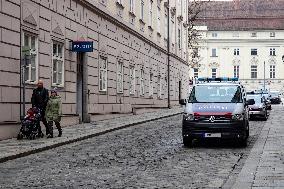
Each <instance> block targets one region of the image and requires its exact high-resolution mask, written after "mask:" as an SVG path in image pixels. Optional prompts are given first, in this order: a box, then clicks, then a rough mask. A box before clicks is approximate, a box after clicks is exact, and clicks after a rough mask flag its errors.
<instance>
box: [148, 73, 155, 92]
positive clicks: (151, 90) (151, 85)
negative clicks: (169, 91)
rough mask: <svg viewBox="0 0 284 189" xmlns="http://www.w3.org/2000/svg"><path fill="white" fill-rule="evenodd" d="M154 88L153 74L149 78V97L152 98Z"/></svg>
mask: <svg viewBox="0 0 284 189" xmlns="http://www.w3.org/2000/svg"><path fill="white" fill-rule="evenodd" d="M153 93H154V86H153V73H150V78H149V97H153Z"/></svg>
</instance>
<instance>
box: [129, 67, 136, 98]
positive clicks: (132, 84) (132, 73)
mask: <svg viewBox="0 0 284 189" xmlns="http://www.w3.org/2000/svg"><path fill="white" fill-rule="evenodd" d="M129 79H130V82H129V94H130V95H134V94H135V67H134V66H130V68H129Z"/></svg>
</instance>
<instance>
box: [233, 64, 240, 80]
mask: <svg viewBox="0 0 284 189" xmlns="http://www.w3.org/2000/svg"><path fill="white" fill-rule="evenodd" d="M239 76H240V66H239V65H237V66H234V77H237V78H239Z"/></svg>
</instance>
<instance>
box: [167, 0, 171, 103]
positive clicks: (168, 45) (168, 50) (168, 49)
mask: <svg viewBox="0 0 284 189" xmlns="http://www.w3.org/2000/svg"><path fill="white" fill-rule="evenodd" d="M167 3H168V11H167V12H168V20H167V21H168V28H167V29H168V41H167V47H168V48H167V55H168V108H171V101H170V1H169V0H168V2H167Z"/></svg>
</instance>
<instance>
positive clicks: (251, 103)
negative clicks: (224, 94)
mask: <svg viewBox="0 0 284 189" xmlns="http://www.w3.org/2000/svg"><path fill="white" fill-rule="evenodd" d="M254 104H255V101H254V99H248V100H247V101H246V105H247V106H248V105H254Z"/></svg>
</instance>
